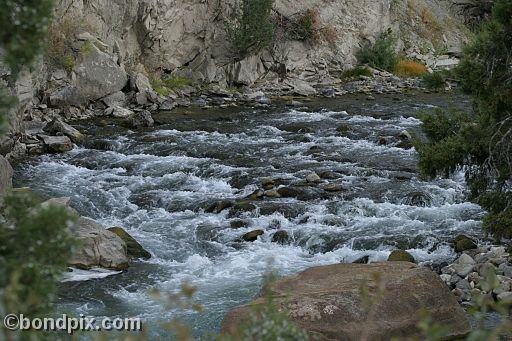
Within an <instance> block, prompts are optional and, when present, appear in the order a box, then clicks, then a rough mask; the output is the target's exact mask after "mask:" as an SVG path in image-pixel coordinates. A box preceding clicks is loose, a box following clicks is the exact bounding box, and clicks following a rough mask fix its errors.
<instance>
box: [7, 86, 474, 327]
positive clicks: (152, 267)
mask: <svg viewBox="0 0 512 341" xmlns="http://www.w3.org/2000/svg"><path fill="white" fill-rule="evenodd" d="M450 101H453V104H456V105H461V106H467V105H468V103H467V99H465V98H463V97H460V98H459V97H455V98H452V99H448V98H444V97H442V96H439V95H417V96H414V97H407V96H400V97H396V96H395V97H394V98H393V97H391V96H384V95H383V96H379V97H378V100H377V101H375V102H374V101H366V100H365V97H363V96H354V97H346V98H342V99H337V100H329V101H323V102H318V103H308V107H309V108H308V109H300V108H294V109H291V108H286V107H284V106H279V105H277V106H274V107H271V108H245V109H236V110H223V111H215V110H213V111H202V110H200V109H193V108H188V109H183V110H180V111H176V112H173V113H162V114H158V115H155V118H156V120H157V122H158V123H159V125H158V126H157V127H155V128H154V129H147V130H142V131H130V130H127V129H124V128H120V127H119V126H117V125H113V124H110V123H109V122H104V121H102V122H89V123H80V124H82V126H80V128H81V129H82V130H86V131H88V132H89V133H91V134H93V136H92V137H90V138H88V141H87V143H85V144H84V145H82V146H78V147H76V148H75V149H74V150H73V151H72V152H69V153H66V154H62V155H45V156H41V157H36V158H32V159H30V160H26V161H24V162H22V163H20V164H19V165H17V175H16V180H17V185H19V186H22V185H23V186H30V187H32V188H33V189H34V190H36V191H37V192H40V193H42V194H43V195H45V196H48V197H56V196H70V197H71V198H72V204H73V206H74V207H75V208H76V209H78V211H79V212H80V213H81V214H82V215H84V216H89V217H92V218H94V219H96V220H97V221H99V222H100V223H102V224H104V225H105V226H122V227H124V228H126V229H127V230H128V232H129V233H131V234H132V235H133V236H134V237H135V238H136V239H137V240H138V241H139V242H140V243H141V244H142V245H143V246H144V247H145V248H146V249H147V250H148V251H150V252H151V254H152V255H153V257H152V258H151V259H150V260H148V261H136V262H134V263H133V264H132V266H131V267H130V269H129V270H128V271H126V272H123V273H121V274H118V275H113V276H110V277H106V278H96V279H90V280H87V281H77V280H78V279H83V278H84V277H80V276H79V274H77V275H76V276H75V278H74V279H75V280H76V281H71V282H66V283H63V284H62V285H61V288H60V293H59V299H58V310H60V311H67V312H71V313H74V314H79V313H83V314H86V315H92V316H114V317H120V316H122V317H134V316H137V317H142V318H144V319H145V320H146V321H149V323H157V322H159V321H168V320H169V319H171V318H173V317H176V314H177V312H176V311H175V310H172V309H169V308H168V307H166V306H163V305H162V304H161V303H159V302H156V301H155V300H153V299H152V298H151V297H150V295H149V294H148V289H150V288H152V287H156V288H158V289H159V290H161V291H163V292H166V291H175V290H176V289H177V288H179V286H180V284H181V283H182V282H183V281H189V282H190V283H192V284H193V285H195V286H196V287H197V288H198V292H197V294H196V300H197V301H198V302H199V303H201V304H202V305H203V307H204V312H203V313H193V312H186V313H185V319H186V320H187V321H188V322H189V323H190V324H191V325H192V326H193V328H194V333H195V335H196V336H200V335H205V334H207V333H210V332H216V331H218V329H219V326H220V322H221V320H222V317H223V315H224V314H225V313H226V312H227V311H228V310H229V309H230V308H231V307H233V306H235V305H238V304H242V303H246V302H248V301H249V300H250V299H251V298H252V297H254V295H255V294H257V292H258V291H259V289H260V287H261V282H262V277H263V275H264V274H265V273H266V272H267V271H268V270H269V269H272V270H273V271H275V272H276V273H278V274H279V275H288V274H292V273H296V272H298V271H301V270H303V269H305V268H308V267H311V266H317V265H323V264H332V263H338V262H352V261H354V260H356V259H358V258H360V257H362V256H365V255H368V256H370V260H371V261H379V260H385V259H386V258H387V256H388V255H389V253H390V251H391V250H392V249H394V248H396V247H400V248H404V249H406V250H408V251H410V253H411V254H413V255H414V256H415V258H416V259H417V260H418V261H419V262H422V263H426V264H440V263H442V262H445V261H450V260H452V259H453V257H454V256H455V253H454V251H453V249H452V247H451V246H450V243H449V242H450V240H451V238H453V236H455V235H457V234H458V233H461V232H465V233H470V234H474V235H477V234H478V233H479V223H478V219H479V218H480V217H481V215H482V211H481V209H480V207H479V206H477V205H474V204H472V203H469V202H466V201H465V200H464V191H465V187H464V184H463V177H462V175H459V176H455V177H454V178H452V179H444V180H442V179H439V180H435V181H428V182H427V181H422V180H420V179H419V177H418V173H417V167H416V161H417V160H416V157H417V155H416V152H415V151H414V149H410V150H406V149H401V148H398V147H397V146H396V143H395V144H393V143H390V144H386V145H381V144H379V137H380V136H395V135H397V134H399V133H400V132H401V131H403V130H405V129H406V130H408V131H409V132H413V133H414V132H415V133H419V132H420V131H421V124H420V121H419V120H418V119H417V118H414V114H415V113H416V112H417V111H418V110H432V109H434V108H435V107H437V106H440V107H446V106H448V105H449V104H450ZM340 126H342V128H340V129H338V130H339V131H341V132H339V131H337V130H336V128H337V127H340ZM313 171H315V172H317V173H318V174H322V173H323V175H324V177H325V178H328V179H324V180H323V182H324V184H326V183H336V184H341V185H343V187H344V189H345V190H344V191H342V192H339V193H329V194H327V193H325V192H324V191H323V190H319V189H318V188H319V187H321V186H323V185H324V184H320V185H318V186H308V185H306V184H304V182H305V181H304V179H305V177H306V176H307V175H308V174H310V173H311V172H313ZM264 178H272V179H274V180H275V181H276V182H277V184H278V185H287V186H295V188H298V189H300V190H301V191H302V192H301V193H303V195H302V196H301V198H300V199H291V198H279V199H270V198H267V199H263V200H256V201H254V202H252V203H253V204H254V205H255V206H256V209H253V210H249V211H247V212H243V211H242V212H240V211H238V212H233V210H231V211H230V210H225V211H223V212H221V213H220V214H214V213H205V211H204V209H205V208H206V207H207V206H208V205H210V204H211V203H213V202H215V201H218V200H221V199H236V198H243V197H245V196H247V195H249V194H250V193H252V192H253V191H254V190H255V189H257V188H258V185H259V184H260V183H261V180H262V179H264ZM414 192H426V193H428V194H429V195H430V197H431V205H425V206H421V205H420V206H414V205H408V204H410V202H408V201H407V195H408V194H409V193H414ZM235 220H237V221H238V220H243V221H244V223H245V224H246V225H247V226H246V227H241V228H238V229H236V228H232V227H231V223H232V222H233V221H235ZM254 229H262V230H264V231H265V234H264V235H263V236H261V237H260V238H259V240H257V241H255V242H253V243H246V242H240V241H239V238H240V236H241V235H243V234H244V233H246V232H248V231H251V230H254ZM279 229H281V230H285V231H287V232H288V233H289V235H290V236H291V242H290V243H289V244H287V245H280V244H277V243H272V242H271V239H272V235H273V233H275V231H277V230H279ZM85 278H88V277H87V274H86V276H85ZM156 330H157V329H156ZM155 333H164V332H160V331H158V330H157V331H156V332H155ZM161 335H163V334H161Z"/></svg>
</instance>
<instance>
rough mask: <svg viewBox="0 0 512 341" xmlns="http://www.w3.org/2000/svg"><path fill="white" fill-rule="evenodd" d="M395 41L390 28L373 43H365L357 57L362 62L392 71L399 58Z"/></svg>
mask: <svg viewBox="0 0 512 341" xmlns="http://www.w3.org/2000/svg"><path fill="white" fill-rule="evenodd" d="M395 42H396V40H395V37H393V34H392V32H391V30H388V31H386V32H384V33H382V34H381V35H380V36H379V37H378V38H377V40H376V41H375V43H374V44H373V45H372V44H366V45H364V46H363V47H362V48H361V49H360V50H359V51H358V52H357V59H358V60H359V62H360V63H361V64H368V65H370V66H373V67H378V68H381V69H384V70H386V71H390V72H391V71H393V69H394V68H395V65H396V64H397V60H398V58H397V55H396V53H395Z"/></svg>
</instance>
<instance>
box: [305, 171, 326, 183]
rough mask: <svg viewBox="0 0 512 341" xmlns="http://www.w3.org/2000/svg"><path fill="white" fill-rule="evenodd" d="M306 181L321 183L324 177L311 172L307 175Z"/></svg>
mask: <svg viewBox="0 0 512 341" xmlns="http://www.w3.org/2000/svg"><path fill="white" fill-rule="evenodd" d="M306 181H307V182H308V183H319V182H320V181H322V179H321V178H320V177H319V176H318V174H316V173H311V174H309V175H308V176H306Z"/></svg>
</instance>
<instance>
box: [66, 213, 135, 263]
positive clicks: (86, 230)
mask: <svg viewBox="0 0 512 341" xmlns="http://www.w3.org/2000/svg"><path fill="white" fill-rule="evenodd" d="M72 235H73V236H74V237H75V238H76V239H77V240H78V242H79V248H78V249H77V250H75V252H74V253H73V255H72V256H71V259H70V260H69V261H68V263H69V265H71V266H75V267H77V268H81V269H90V268H92V267H102V268H107V269H113V270H123V269H126V268H128V256H127V247H126V243H125V242H124V241H123V240H122V239H121V238H120V237H119V236H118V235H116V234H115V233H113V232H111V231H108V230H107V229H105V228H104V227H103V226H101V225H100V224H98V223H96V222H95V221H93V220H91V219H87V218H83V217H82V218H80V220H79V221H78V223H77V224H75V226H74V228H73V230H72Z"/></svg>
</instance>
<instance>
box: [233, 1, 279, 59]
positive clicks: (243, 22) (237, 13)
mask: <svg viewBox="0 0 512 341" xmlns="http://www.w3.org/2000/svg"><path fill="white" fill-rule="evenodd" d="M273 5H274V0H239V1H238V2H237V3H236V4H235V6H234V8H233V9H232V15H231V18H230V20H229V22H228V23H227V24H226V27H225V30H226V35H227V38H228V41H229V43H230V45H231V48H232V50H233V53H234V55H235V56H236V57H237V58H238V59H243V58H244V57H247V56H249V55H251V54H254V53H257V52H259V51H261V50H262V49H263V48H265V47H267V46H269V45H270V44H271V42H272V39H273V36H274V21H273V19H272V7H273Z"/></svg>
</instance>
